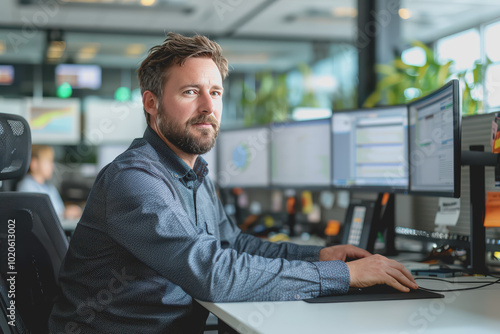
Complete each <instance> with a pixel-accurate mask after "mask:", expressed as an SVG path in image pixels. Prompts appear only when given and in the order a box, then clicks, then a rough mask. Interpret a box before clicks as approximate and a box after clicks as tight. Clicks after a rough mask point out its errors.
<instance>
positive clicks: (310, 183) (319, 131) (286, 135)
mask: <svg viewBox="0 0 500 334" xmlns="http://www.w3.org/2000/svg"><path fill="white" fill-rule="evenodd" d="M330 124H331V122H330V119H329V118H328V119H322V120H315V121H302V122H293V123H278V124H273V126H272V127H271V184H272V185H273V186H279V187H293V188H295V187H329V186H330V180H331V176H330V170H331V168H330V163H331V157H330V154H331V134H330V133H331V132H330V131H331V129H330Z"/></svg>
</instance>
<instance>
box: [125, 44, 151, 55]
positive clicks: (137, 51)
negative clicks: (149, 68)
mask: <svg viewBox="0 0 500 334" xmlns="http://www.w3.org/2000/svg"><path fill="white" fill-rule="evenodd" d="M145 51H146V46H145V45H144V44H140V43H136V44H129V45H127V48H126V49H125V54H126V55H127V56H129V57H137V56H139V55H142V54H143V53H144V52H145Z"/></svg>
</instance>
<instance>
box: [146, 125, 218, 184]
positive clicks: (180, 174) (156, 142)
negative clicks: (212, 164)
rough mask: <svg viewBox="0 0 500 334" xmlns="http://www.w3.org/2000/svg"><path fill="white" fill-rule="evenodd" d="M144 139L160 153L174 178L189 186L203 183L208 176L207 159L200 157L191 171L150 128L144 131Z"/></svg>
mask: <svg viewBox="0 0 500 334" xmlns="http://www.w3.org/2000/svg"><path fill="white" fill-rule="evenodd" d="M144 139H145V140H146V141H147V142H148V143H149V144H150V145H151V146H152V147H153V148H154V149H155V150H156V152H158V153H159V155H160V157H161V160H162V161H161V162H162V163H163V164H164V165H165V167H167V170H168V171H169V173H170V174H172V176H173V177H175V178H177V179H182V180H183V181H184V182H185V183H186V184H187V183H191V182H193V181H195V180H196V179H198V181H199V182H202V181H203V178H204V177H205V176H206V175H207V174H208V167H207V166H208V164H207V162H206V161H205V159H203V158H202V157H201V156H198V158H197V159H196V162H195V163H194V167H193V169H191V168H190V167H189V166H188V164H186V163H185V162H184V160H182V159H181V158H179V156H178V155H177V154H175V152H174V151H172V150H171V149H170V147H168V145H167V144H166V143H165V142H164V141H163V140H162V139H161V138H160V136H158V134H157V133H156V132H155V131H154V130H153V129H152V128H151V127H150V126H148V127H147V128H146V131H144Z"/></svg>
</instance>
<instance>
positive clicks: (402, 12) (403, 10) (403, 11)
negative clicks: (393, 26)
mask: <svg viewBox="0 0 500 334" xmlns="http://www.w3.org/2000/svg"><path fill="white" fill-rule="evenodd" d="M399 17H401V18H402V19H403V20H408V19H409V18H410V17H411V11H410V10H409V9H408V8H401V9H400V10H399Z"/></svg>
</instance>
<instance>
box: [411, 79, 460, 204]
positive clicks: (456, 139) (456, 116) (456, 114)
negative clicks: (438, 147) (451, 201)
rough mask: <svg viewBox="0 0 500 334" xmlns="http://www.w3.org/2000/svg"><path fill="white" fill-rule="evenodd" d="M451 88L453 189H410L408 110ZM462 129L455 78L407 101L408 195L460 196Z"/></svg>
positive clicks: (457, 86)
mask: <svg viewBox="0 0 500 334" xmlns="http://www.w3.org/2000/svg"><path fill="white" fill-rule="evenodd" d="M450 87H451V90H452V98H453V174H454V175H453V190H451V191H433V190H415V189H412V182H411V174H412V170H413V165H412V160H411V153H412V152H411V143H410V138H411V135H410V128H411V127H410V110H411V108H412V106H414V105H416V104H421V103H423V102H425V101H426V100H432V99H433V98H434V97H435V96H437V95H439V94H441V93H442V92H443V91H445V90H447V89H450ZM461 129H462V112H461V104H460V84H459V81H458V80H457V79H453V80H451V81H449V82H448V83H446V84H444V85H443V86H442V87H440V88H438V89H436V90H435V91H433V92H431V93H430V94H428V95H426V96H424V97H421V98H419V99H417V100H414V101H412V102H410V103H408V193H409V194H410V195H421V196H439V197H453V198H460V187H461V184H460V182H461V168H462V163H461V152H462V139H461V133H462V131H461Z"/></svg>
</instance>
